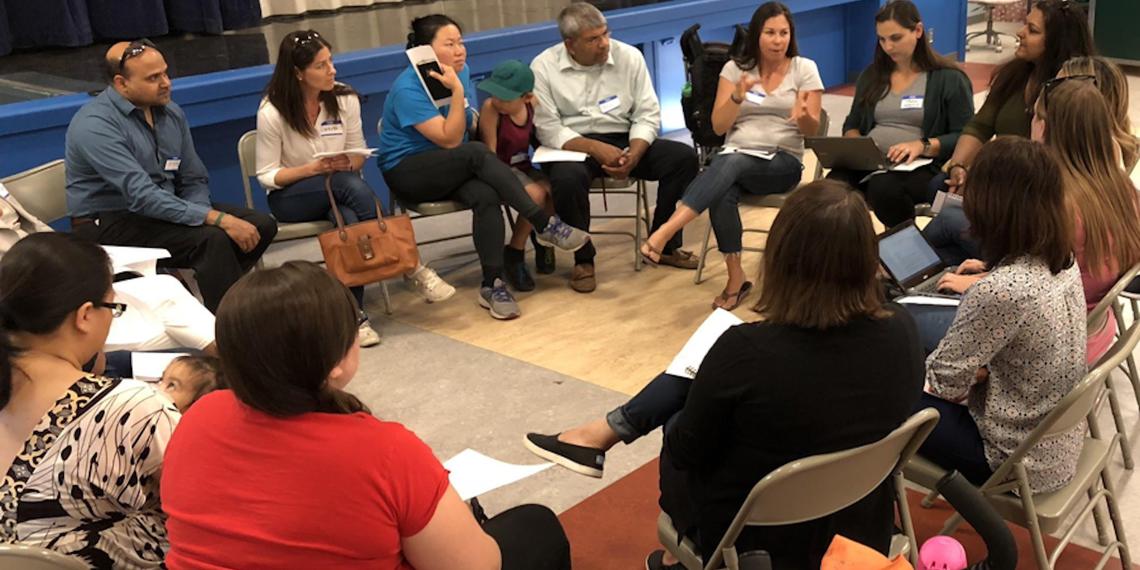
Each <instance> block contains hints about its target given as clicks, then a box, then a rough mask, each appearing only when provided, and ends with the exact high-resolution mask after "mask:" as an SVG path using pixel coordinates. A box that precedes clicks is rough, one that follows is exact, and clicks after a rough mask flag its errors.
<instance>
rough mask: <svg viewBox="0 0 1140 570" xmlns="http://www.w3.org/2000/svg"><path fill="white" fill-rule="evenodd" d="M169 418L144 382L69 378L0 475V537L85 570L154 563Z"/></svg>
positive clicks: (162, 538)
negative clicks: (68, 558) (70, 558)
mask: <svg viewBox="0 0 1140 570" xmlns="http://www.w3.org/2000/svg"><path fill="white" fill-rule="evenodd" d="M179 417H180V415H179V413H178V410H176V409H175V408H174V406H173V405H172V404H170V402H169V401H168V400H167V399H166V398H164V397H162V396H161V395H159V394H158V393H157V392H155V390H154V389H153V388H152V387H151V386H150V385H148V384H144V383H142V382H138V381H135V380H119V379H109V378H102V377H84V378H80V379H79V380H77V381H76V382H75V383H74V384H72V386H71V388H69V389H68V391H67V393H65V394H64V395H63V396H62V397H60V398H59V400H57V401H56V402H55V405H54V406H52V408H51V409H50V410H49V411H48V413H47V414H46V415H44V417H43V419H41V420H40V423H39V424H38V425H37V426H36V427H35V430H34V431H33V432H32V435H31V437H29V438H28V440H27V442H26V443H25V444H24V451H23V453H21V454H20V455H18V456H17V457H16V460H15V461H14V462H13V463H12V467H11V468H9V470H8V472H7V473H5V474H4V478H3V479H0V508H2V511H0V517H2V518H0V542H20V543H24V544H30V545H34V546H39V547H43V548H50V549H52V550H55V551H57V552H62V553H64V554H71V555H74V556H77V557H79V558H81V559H83V560H84V561H85V562H87V563H88V564H89V565H90V566H91V567H93V568H111V567H114V568H157V567H159V565H160V564H161V563H162V559H163V555H164V553H165V552H166V550H167V547H168V543H167V541H166V529H165V528H164V519H163V517H162V509H161V508H160V506H159V504H158V476H159V469H160V468H161V467H162V456H163V453H164V452H165V450H166V442H167V441H169V439H170V434H171V433H172V432H173V431H174V426H175V425H177V424H178V419H179Z"/></svg>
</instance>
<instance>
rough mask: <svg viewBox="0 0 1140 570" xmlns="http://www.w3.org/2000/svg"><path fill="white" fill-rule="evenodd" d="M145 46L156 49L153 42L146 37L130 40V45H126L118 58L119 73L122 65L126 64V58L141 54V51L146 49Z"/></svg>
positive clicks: (121, 70)
mask: <svg viewBox="0 0 1140 570" xmlns="http://www.w3.org/2000/svg"><path fill="white" fill-rule="evenodd" d="M147 48H151V49H158V48H156V47H155V45H154V43H152V42H151V41H150V40H148V39H141V40H138V41H134V42H131V45H129V46H127V49H125V50H123V56H122V57H120V58H119V73H122V72H123V67H124V66H125V65H127V60H128V59H131V58H132V57H136V56H138V55H140V54H142V52H144V51H146V49H147Z"/></svg>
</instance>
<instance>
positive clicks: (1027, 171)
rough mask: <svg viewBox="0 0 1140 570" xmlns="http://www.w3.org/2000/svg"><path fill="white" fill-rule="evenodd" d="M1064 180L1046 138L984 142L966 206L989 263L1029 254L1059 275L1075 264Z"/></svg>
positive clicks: (971, 171)
mask: <svg viewBox="0 0 1140 570" xmlns="http://www.w3.org/2000/svg"><path fill="white" fill-rule="evenodd" d="M1062 180H1063V179H1062V177H1061V168H1060V167H1059V166H1058V165H1057V161H1056V160H1054V158H1053V156H1052V155H1051V154H1050V151H1049V149H1048V148H1047V147H1046V146H1045V145H1043V144H1038V143H1035V142H1033V141H1030V140H1029V139H1025V138H1022V137H1015V136H1001V137H998V138H996V139H994V140H992V141H990V142H988V143H986V145H985V146H983V147H982V150H981V151H979V152H978V158H977V159H976V160H975V161H974V166H973V168H971V169H970V178H969V180H968V181H967V182H966V192H965V198H964V200H963V202H962V209H963V210H964V211H965V213H966V218H967V219H968V220H970V232H971V233H972V234H973V235H974V237H975V238H977V239H978V241H979V242H980V243H981V244H982V259H983V261H985V262H986V266H988V267H991V268H992V267H996V266H997V265H998V264H1000V263H1002V262H1004V261H1011V260H1013V259H1016V258H1018V257H1022V256H1030V257H1035V258H1037V259H1039V260H1041V261H1042V262H1044V263H1045V264H1046V265H1048V266H1049V271H1051V272H1053V274H1054V275H1056V274H1057V273H1060V272H1061V271H1062V270H1064V269H1066V268H1068V267H1070V266H1071V265H1072V264H1073V222H1072V216H1071V215H1070V214H1069V212H1068V210H1067V209H1066V208H1065V192H1064V188H1063V186H1064V185H1063V183H1062Z"/></svg>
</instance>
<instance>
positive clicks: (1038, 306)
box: [926, 257, 1086, 492]
mask: <svg viewBox="0 0 1140 570" xmlns="http://www.w3.org/2000/svg"><path fill="white" fill-rule="evenodd" d="M982 366H986V367H988V368H989V372H990V377H989V380H988V381H985V382H980V383H978V382H976V380H975V378H974V374H975V371H976V370H977V369H978V368H981V367H982ZM1085 372H1086V367H1085V297H1084V289H1083V288H1082V286H1081V274H1080V269H1079V268H1078V267H1077V264H1076V263H1074V264H1073V265H1072V266H1071V267H1069V268H1068V269H1066V270H1064V271H1061V272H1060V273H1058V274H1057V275H1053V274H1052V273H1050V272H1049V268H1048V266H1046V265H1045V264H1044V263H1042V262H1041V261H1040V260H1036V259H1032V258H1028V257H1023V258H1019V259H1016V260H1014V261H1012V262H1008V263H1003V264H1001V265H999V266H998V267H997V268H995V269H994V270H993V271H991V272H990V273H989V275H987V276H986V277H985V278H983V279H982V280H981V281H978V282H977V283H975V284H974V286H973V287H971V288H970V289H969V290H967V291H966V294H965V296H963V298H962V304H961V305H960V306H959V307H958V314H957V315H956V316H955V318H954V323H953V324H952V325H950V330H949V331H947V333H946V336H945V337H944V338H943V340H942V342H941V344H939V345H938V349H937V350H935V351H934V352H933V353H931V354H930V356H929V357H927V359H926V381H927V383H928V384H929V386H930V387H931V389H932V390H931V391H932V392H934V394H935V395H937V396H940V397H942V398H945V399H947V400H952V401H959V400H962V399H964V398H967V397H968V406H969V409H970V415H971V416H972V417H973V418H974V421H975V422H976V423H977V424H978V431H979V432H980V433H981V436H982V441H983V442H984V444H985V450H986V459H987V460H988V461H989V464H990V467H991V468H995V469H996V468H997V467H998V466H999V465H1000V464H1001V463H1002V462H1003V461H1005V459H1006V458H1007V457H1009V456H1010V455H1011V454H1013V452H1014V451H1015V450H1016V449H1017V446H1018V445H1019V444H1020V443H1021V442H1022V441H1024V440H1025V438H1026V437H1027V436H1028V435H1029V433H1030V432H1032V431H1033V429H1034V428H1036V427H1037V425H1038V424H1039V423H1040V422H1041V420H1042V419H1044V418H1045V416H1046V415H1048V414H1049V412H1050V411H1052V410H1053V408H1054V407H1056V405H1057V403H1058V402H1060V400H1061V398H1063V397H1065V395H1067V394H1068V393H1069V391H1070V390H1072V389H1073V386H1075V385H1076V384H1077V383H1078V382H1080V381H1081V379H1082V378H1084V375H1085ZM1084 430H1085V427H1084V424H1083V423H1082V424H1081V425H1078V426H1076V427H1074V428H1073V429H1072V430H1071V431H1069V432H1066V433H1063V434H1058V435H1055V436H1052V437H1049V438H1046V439H1043V440H1041V442H1040V443H1039V444H1038V445H1037V446H1036V447H1035V448H1033V450H1032V451H1030V452H1029V454H1028V455H1027V456H1026V459H1025V466H1026V470H1027V471H1028V473H1029V483H1030V486H1031V487H1032V488H1033V490H1034V491H1037V492H1043V491H1051V490H1055V489H1058V488H1060V487H1062V486H1064V485H1066V484H1067V483H1068V482H1069V480H1070V479H1072V477H1073V474H1074V473H1075V471H1076V467H1077V458H1078V457H1079V456H1080V453H1081V445H1082V443H1083V441H1084Z"/></svg>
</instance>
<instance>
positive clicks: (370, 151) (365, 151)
mask: <svg viewBox="0 0 1140 570" xmlns="http://www.w3.org/2000/svg"><path fill="white" fill-rule="evenodd" d="M342 154H355V155H358V156H363V157H364V158H368V157H370V156H376V149H374V148H346V149H344V150H327V151H325V152H318V153H317V154H314V155H313V158H332V157H334V156H340V155H342Z"/></svg>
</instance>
